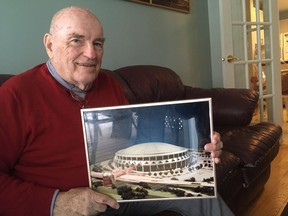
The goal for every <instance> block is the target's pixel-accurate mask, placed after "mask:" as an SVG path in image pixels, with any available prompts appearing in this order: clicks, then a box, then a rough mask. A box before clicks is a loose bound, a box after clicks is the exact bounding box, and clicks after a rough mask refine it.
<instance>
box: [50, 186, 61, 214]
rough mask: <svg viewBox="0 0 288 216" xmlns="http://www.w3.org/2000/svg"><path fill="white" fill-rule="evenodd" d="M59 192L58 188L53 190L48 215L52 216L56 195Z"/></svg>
mask: <svg viewBox="0 0 288 216" xmlns="http://www.w3.org/2000/svg"><path fill="white" fill-rule="evenodd" d="M59 192H60V190H59V189H57V190H55V192H54V195H53V197H52V200H51V207H50V216H53V209H54V205H55V201H56V197H57V195H58V193H59Z"/></svg>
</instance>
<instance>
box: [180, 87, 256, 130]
mask: <svg viewBox="0 0 288 216" xmlns="http://www.w3.org/2000/svg"><path fill="white" fill-rule="evenodd" d="M196 98H212V109H213V124H214V125H215V126H227V125H230V126H246V125H248V124H249V123H250V122H251V120H252V117H253V113H254V111H255V108H256V107H257V104H258V99H259V94H258V93H257V92H256V91H254V90H249V89H232V88H229V89H228V88H212V89H204V88H193V87H189V86H185V99H196Z"/></svg>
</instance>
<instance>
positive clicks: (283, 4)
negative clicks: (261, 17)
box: [278, 0, 288, 12]
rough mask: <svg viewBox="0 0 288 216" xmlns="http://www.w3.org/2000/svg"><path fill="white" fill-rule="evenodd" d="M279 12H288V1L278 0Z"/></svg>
mask: <svg viewBox="0 0 288 216" xmlns="http://www.w3.org/2000/svg"><path fill="white" fill-rule="evenodd" d="M278 5H279V12H283V11H288V1H287V0H278Z"/></svg>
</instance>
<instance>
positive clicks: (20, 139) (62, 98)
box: [0, 7, 232, 216]
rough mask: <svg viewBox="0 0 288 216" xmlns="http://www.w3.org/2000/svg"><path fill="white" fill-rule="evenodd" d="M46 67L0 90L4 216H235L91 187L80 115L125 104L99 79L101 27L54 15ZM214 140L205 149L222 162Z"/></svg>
mask: <svg viewBox="0 0 288 216" xmlns="http://www.w3.org/2000/svg"><path fill="white" fill-rule="evenodd" d="M44 45H45V48H46V51H47V54H48V56H49V60H48V61H47V62H46V63H44V64H40V65H38V66H36V67H34V68H32V69H30V70H28V71H26V72H24V73H22V74H19V75H17V76H15V77H13V78H11V79H10V80H8V81H7V82H6V83H5V84H4V85H3V86H2V87H1V88H0V113H1V115H2V118H1V121H0V139H1V142H0V149H1V150H0V191H1V193H0V214H1V215H27V216H28V215H29V216H33V215H37V216H38V215H42V216H43V215H54V216H57V215H69V216H73V215H97V214H105V215H152V214H156V213H158V212H161V211H163V210H166V209H170V210H173V211H178V212H179V213H181V214H183V215H194V214H195V215H206V214H207V215H231V214H232V213H231V212H230V210H229V209H228V208H227V207H226V206H225V204H224V203H223V201H222V200H221V199H202V200H200V199H199V200H186V201H183V200H182V201H167V202H166V201H161V202H137V203H127V204H119V203H117V202H116V201H115V200H114V199H112V198H111V197H109V196H107V195H104V194H100V193H97V192H95V191H93V190H92V189H90V188H89V187H88V174H87V167H86V159H85V149H84V143H83V142H84V138H83V132H82V124H81V116H80V112H79V109H80V108H82V107H85V106H89V107H103V106H116V105H124V104H128V102H127V100H126V98H125V96H124V94H123V92H122V89H121V87H120V85H119V84H118V83H117V81H115V80H114V79H113V78H112V77H111V76H109V75H107V74H104V73H99V71H100V67H101V62H102V57H103V45H104V37H103V28H102V25H101V23H100V21H99V20H98V18H97V17H96V16H95V15H94V14H93V13H91V12H90V11H89V10H87V9H83V8H79V7H68V8H64V9H62V10H60V11H59V12H57V13H56V14H55V15H54V16H53V18H52V22H51V27H50V32H49V33H47V34H45V35H44ZM221 148H222V142H221V141H220V138H219V135H218V134H217V133H215V135H214V136H213V138H212V141H211V143H208V144H206V146H205V150H206V151H208V152H211V155H212V157H213V158H214V160H215V162H216V163H217V162H219V161H220V159H219V156H220V154H221Z"/></svg>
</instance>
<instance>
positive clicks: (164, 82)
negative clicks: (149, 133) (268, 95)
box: [0, 65, 282, 216]
mask: <svg viewBox="0 0 288 216" xmlns="http://www.w3.org/2000/svg"><path fill="white" fill-rule="evenodd" d="M102 71H103V72H107V73H110V74H112V75H113V76H114V77H115V78H116V79H117V80H119V82H120V84H121V85H122V87H123V90H124V93H125V95H126V97H127V98H128V100H129V102H130V103H131V104H136V103H148V102H160V101H171V100H183V99H194V98H204V97H205V98H206V97H211V98H212V107H213V124H214V130H215V131H217V132H219V133H220V134H221V139H222V141H223V143H224V148H223V153H222V158H221V160H222V162H221V164H218V165H216V182H217V191H218V193H219V194H220V196H221V197H222V198H223V199H224V200H225V201H226V203H227V204H228V206H229V207H230V208H231V209H232V211H233V212H234V213H235V215H242V214H243V212H244V211H245V209H246V208H247V207H248V206H249V204H250V203H251V201H252V200H253V199H255V198H256V197H257V195H258V194H259V193H260V192H261V191H262V189H263V187H264V185H265V183H266V182H267V180H268V179H269V176H270V164H271V161H272V160H273V159H274V158H275V157H276V156H277V153H278V150H279V140H280V137H281V134H282V129H281V127H280V126H278V125H275V124H273V123H268V122H262V123H258V124H254V125H252V124H251V119H252V117H253V113H254V111H255V108H256V107H257V103H258V93H257V92H255V91H252V90H247V89H224V88H214V89H203V88H193V87H190V86H186V85H184V84H183V83H182V81H181V79H180V78H179V76H178V75H177V74H176V73H175V72H174V71H172V70H171V69H169V68H165V67H160V66H153V65H135V66H128V67H123V68H120V69H117V70H114V71H111V70H105V69H103V70H102ZM8 78H10V75H3V74H2V75H1V74H0V85H1V83H2V82H4V81H5V80H6V79H8ZM159 215H167V216H168V215H178V214H174V213H173V212H162V213H161V214H159Z"/></svg>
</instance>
